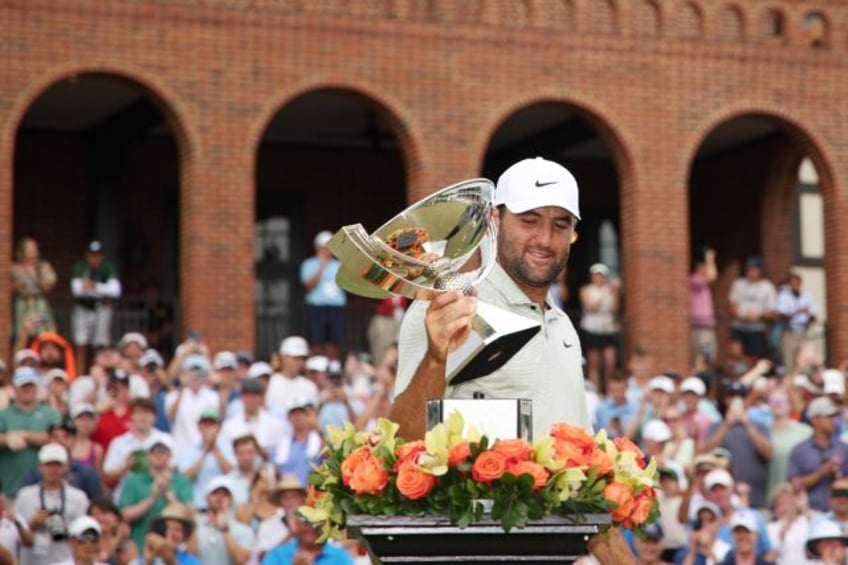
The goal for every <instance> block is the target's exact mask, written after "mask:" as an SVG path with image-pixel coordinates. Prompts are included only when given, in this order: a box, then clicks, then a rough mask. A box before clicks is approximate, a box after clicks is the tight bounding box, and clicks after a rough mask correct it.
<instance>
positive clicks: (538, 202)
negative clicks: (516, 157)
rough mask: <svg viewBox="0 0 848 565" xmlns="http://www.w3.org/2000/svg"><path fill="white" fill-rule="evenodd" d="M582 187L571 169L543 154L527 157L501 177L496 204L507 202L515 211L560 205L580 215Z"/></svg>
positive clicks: (520, 211) (519, 212)
mask: <svg viewBox="0 0 848 565" xmlns="http://www.w3.org/2000/svg"><path fill="white" fill-rule="evenodd" d="M579 200H580V190H579V189H578V188H577V181H576V180H575V179H574V176H573V175H572V174H571V173H570V172H568V169H566V168H565V167H563V166H562V165H560V164H559V163H554V162H553V161H548V160H547V159H543V158H541V157H536V158H535V159H524V160H523V161H519V162H518V163H516V164H514V165H512V166H511V167H510V168H508V169H507V170H506V171H504V173H503V174H502V175H501V176H500V178H499V179H498V185H497V188H496V190H495V202H494V204H495V206H500V205H501V204H505V205H506V207H507V208H509V211H510V212H512V213H513V214H522V213H524V212H527V211H528V210H533V209H535V208H542V207H544V206H558V207H560V208H563V209H564V210H567V211H568V212H571V213H572V214H574V217H575V218H577V219H578V220H579V219H580V204H579Z"/></svg>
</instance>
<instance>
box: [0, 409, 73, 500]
mask: <svg viewBox="0 0 848 565" xmlns="http://www.w3.org/2000/svg"><path fill="white" fill-rule="evenodd" d="M60 418H61V417H60V416H59V413H58V412H56V411H55V410H54V409H53V408H51V407H49V406H47V405H45V404H40V403H39V404H36V405H35V408H33V409H32V410H30V411H29V412H24V411H23V410H21V409H20V408H18V406H17V405H15V404H12V405H11V406H9V407H8V408H5V409H4V410H0V434H5V433H8V432H13V431H19V430H26V431H30V432H46V431H47V428H48V427H50V424H53V423H56V422H58V421H59V419H60ZM39 449H40V447H37V446H34V445H32V444H27V446H26V448H25V449H22V450H20V451H12V450H10V449H9V448H8V447H6V446H5V445H4V446H2V447H0V469H3V473H2V475H3V493H4V494H5V495H6V496H8V497H9V498H12V499H13V498H15V496H16V494H17V492H18V488H20V486H21V481H23V478H24V476H25V475H26V474H27V473H28V472H29V470H30V469H32V468H34V467H35V466H36V464H37V463H38V450H39Z"/></svg>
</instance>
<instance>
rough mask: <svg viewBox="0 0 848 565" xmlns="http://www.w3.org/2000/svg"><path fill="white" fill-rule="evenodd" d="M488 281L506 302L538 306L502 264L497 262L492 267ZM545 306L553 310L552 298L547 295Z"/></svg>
mask: <svg viewBox="0 0 848 565" xmlns="http://www.w3.org/2000/svg"><path fill="white" fill-rule="evenodd" d="M487 280H488V281H490V282H491V283H492V285H493V286H494V288H495V290H496V291H497V292H499V293H500V294H501V296H503V297H504V298H505V299H506V302H507V303H509V304H526V305H534V306H535V305H537V304H536V303H535V302H533V301H532V300H530V297H528V296H527V295H526V294H524V291H523V290H521V288H520V287H519V286H518V285H517V284H516V283H515V281H514V280H512V277H510V276H509V274H507V272H506V271H505V270H504V269H503V267H501V265H500V263H498V262H495V264H494V266H492V270H491V271H490V272H489V276H488V277H487ZM545 305H546V306H547V309H549V310H550V309H553V308H554V305H553V304H552V303H551V298H550V296H549V295H547V294H546V295H545Z"/></svg>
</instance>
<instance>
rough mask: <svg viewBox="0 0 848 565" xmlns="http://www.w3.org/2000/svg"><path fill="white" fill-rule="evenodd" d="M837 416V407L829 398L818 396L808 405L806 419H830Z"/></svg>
mask: <svg viewBox="0 0 848 565" xmlns="http://www.w3.org/2000/svg"><path fill="white" fill-rule="evenodd" d="M837 414H839V406H837V405H836V403H835V402H834V401H833V400H831V399H830V397H829V396H820V397H818V398H816V399H813V401H812V402H810V405H809V406H807V418H817V417H820V416H823V417H825V418H831V417H833V416H836V415H837Z"/></svg>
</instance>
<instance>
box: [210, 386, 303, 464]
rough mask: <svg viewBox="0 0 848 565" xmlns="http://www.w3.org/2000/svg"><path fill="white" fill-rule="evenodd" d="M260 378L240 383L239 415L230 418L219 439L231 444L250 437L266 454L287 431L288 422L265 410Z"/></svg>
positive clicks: (225, 422)
mask: <svg viewBox="0 0 848 565" xmlns="http://www.w3.org/2000/svg"><path fill="white" fill-rule="evenodd" d="M262 381H263V379H260V378H258V377H257V378H248V379H245V380H244V382H243V383H241V398H240V401H241V402H240V404H241V407H242V410H241V411H240V413H237V414H235V415H231V416H229V417H228V418H227V419H226V420H225V421H224V424H223V426H222V428H221V437H222V438H223V440H224V441H226V442H229V443H232V442H233V440H234V439H235V438H236V437H238V436H240V435H244V434H246V433H250V434H252V435H253V436H254V437H255V438H256V442H257V444H258V445H259V447H260V448H261V449H262V452H263V454H266V455H267V454H268V453H269V452H270V451H271V448H273V447H274V445H276V443H277V442H278V441H280V438H281V437H283V436H284V435H286V434H287V433H288V431H289V429H290V426H289V423H288V420H286V422H285V424H284V423H283V421H282V420H280V419H279V418H277V417H276V416H272V415H271V413H270V412H269V411H268V410H266V408H265V384H264V383H263V382H262Z"/></svg>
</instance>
